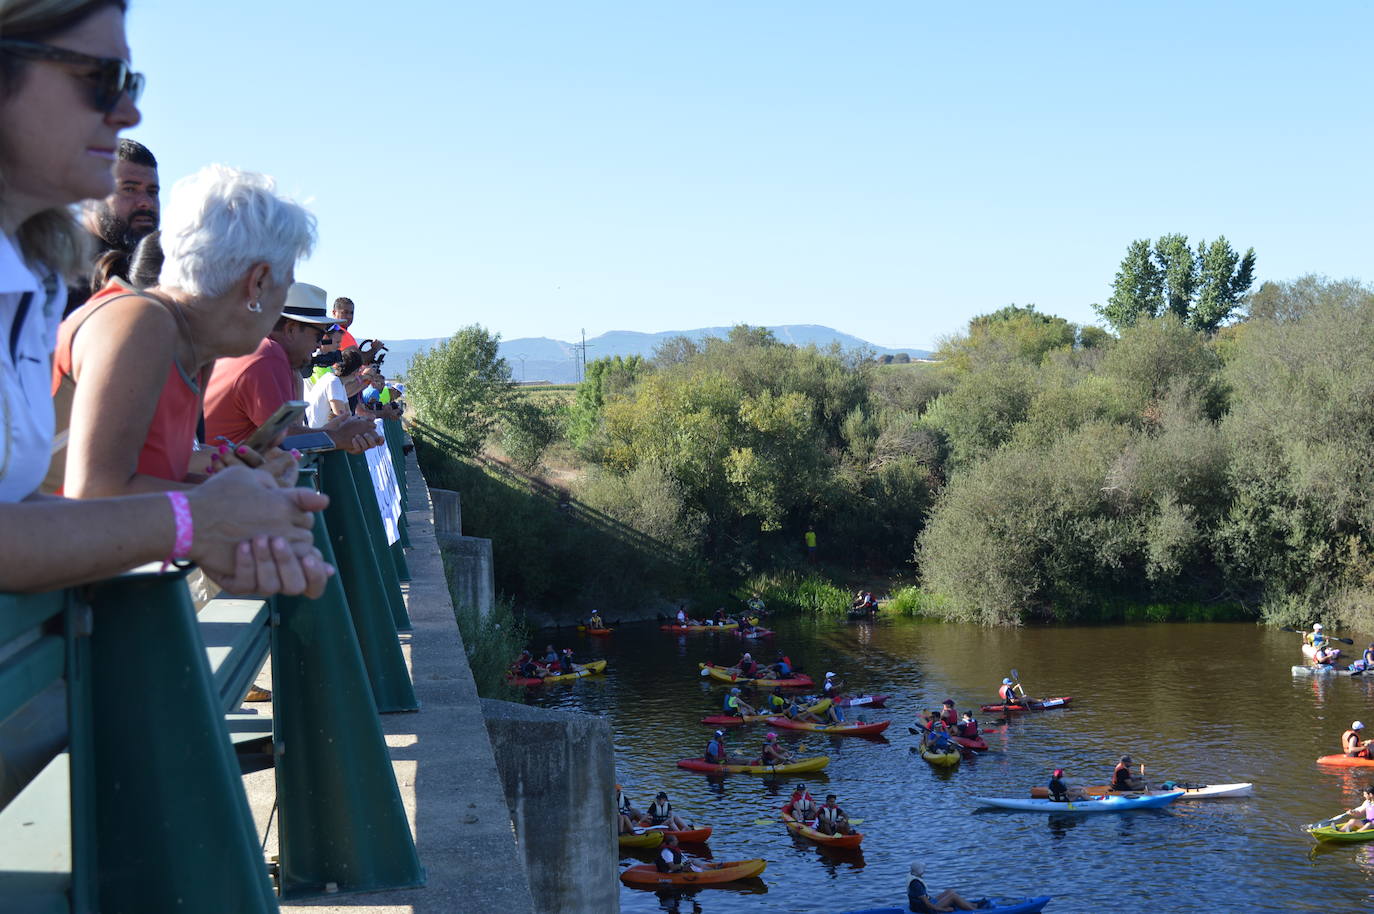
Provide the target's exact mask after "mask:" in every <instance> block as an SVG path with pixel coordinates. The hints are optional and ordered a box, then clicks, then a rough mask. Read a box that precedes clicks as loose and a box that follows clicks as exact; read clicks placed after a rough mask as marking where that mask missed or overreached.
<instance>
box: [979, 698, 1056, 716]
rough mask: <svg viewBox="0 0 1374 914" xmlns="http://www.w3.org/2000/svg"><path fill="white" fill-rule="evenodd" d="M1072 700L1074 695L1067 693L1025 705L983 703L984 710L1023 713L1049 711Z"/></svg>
mask: <svg viewBox="0 0 1374 914" xmlns="http://www.w3.org/2000/svg"><path fill="white" fill-rule="evenodd" d="M1071 701H1073V696H1072V695H1066V696H1064V697H1063V698H1042V699H1040V700H1039V701H1034V700H1032V701H1031V702H1030V703H1029V704H1024V705H983V710H984V711H996V712H999V713H1002V714H1021V713H1024V712H1026V711H1048V710H1049V709H1050V708H1062V707H1063V706H1064V705H1066V704H1068V703H1069V702H1071Z"/></svg>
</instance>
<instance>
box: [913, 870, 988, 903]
mask: <svg viewBox="0 0 1374 914" xmlns="http://www.w3.org/2000/svg"><path fill="white" fill-rule="evenodd" d="M925 871H926V868H925V865H924V864H922V863H919V862H916V863H912V864H911V877H912V878H911V881H910V882H908V883H907V884H906V906H907V907H908V908H910V909H911V910H912V911H916V912H919V914H930V912H932V911H938V912H940V914H944V912H945V911H974V910H977V908H976V907H975V906H974V905H972V904H970V903H969V902H968V901H967V900H965V899H964V896H962V895H960V894H959V893H958V892H956V891H954V890H953V889H945V890H944V891H943V892H941V893H939V894H938V895H936V896H935V897H933V898H932V897H931V895H930V889H927V888H926V884H925V883H924V882H922V881H921V877H922V876H923V875H925Z"/></svg>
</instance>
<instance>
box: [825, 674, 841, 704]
mask: <svg viewBox="0 0 1374 914" xmlns="http://www.w3.org/2000/svg"><path fill="white" fill-rule="evenodd" d="M842 688H844V680H842V679H840V678H839V677H838V676H836V675H835V674H834V673H826V674H825V685H823V686H821V695H822V696H824V697H825V698H831V699H834V698H839V697H840V689H842Z"/></svg>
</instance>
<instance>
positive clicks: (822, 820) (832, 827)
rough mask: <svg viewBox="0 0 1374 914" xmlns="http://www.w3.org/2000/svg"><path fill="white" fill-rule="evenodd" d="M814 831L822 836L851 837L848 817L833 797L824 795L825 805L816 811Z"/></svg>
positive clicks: (852, 830) (829, 794)
mask: <svg viewBox="0 0 1374 914" xmlns="http://www.w3.org/2000/svg"><path fill="white" fill-rule="evenodd" d="M816 831H818V832H820V833H821V834H823V835H852V834H853V833H854V829H852V828H850V827H849V815H848V814H847V813H846V812H845V811H844V810H843V809H841V808H840V807H839V805H838V804H836V802H835V795H834V794H833V793H828V794H826V795H825V804H824V805H823V806H821V808H820V809H818V810H816Z"/></svg>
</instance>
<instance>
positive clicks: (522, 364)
mask: <svg viewBox="0 0 1374 914" xmlns="http://www.w3.org/2000/svg"><path fill="white" fill-rule="evenodd" d="M515 357H516V358H517V359H519V360H520V383H521V384H524V383H525V359H527V358H529V356H527V355H525V354H524V353H523V352H517V353H515Z"/></svg>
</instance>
